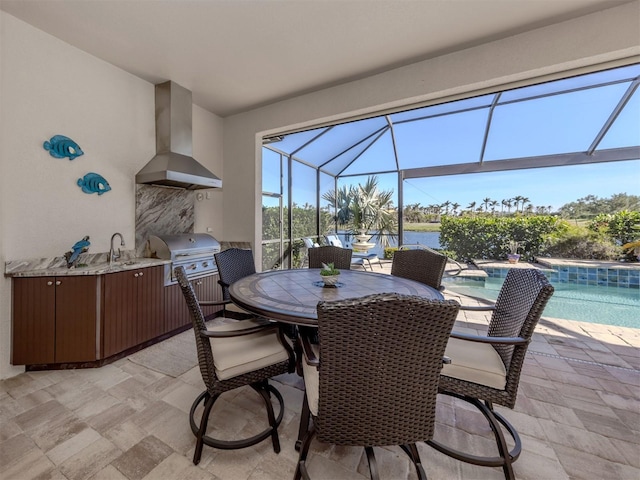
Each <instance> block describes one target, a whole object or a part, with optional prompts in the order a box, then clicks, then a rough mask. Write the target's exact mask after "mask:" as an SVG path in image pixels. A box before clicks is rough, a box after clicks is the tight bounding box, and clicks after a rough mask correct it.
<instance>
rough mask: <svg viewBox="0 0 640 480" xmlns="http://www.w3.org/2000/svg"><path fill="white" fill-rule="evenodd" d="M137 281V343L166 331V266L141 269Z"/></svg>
mask: <svg viewBox="0 0 640 480" xmlns="http://www.w3.org/2000/svg"><path fill="white" fill-rule="evenodd" d="M136 273H137V274H138V276H137V277H135V274H134V278H136V279H137V280H138V281H137V297H138V312H137V318H136V328H137V330H136V339H137V343H138V344H140V343H144V342H146V341H148V340H151V339H152V338H156V337H159V336H160V335H162V334H163V333H164V283H163V282H164V267H161V266H159V267H149V268H144V269H140V270H139V271H137V272H136Z"/></svg>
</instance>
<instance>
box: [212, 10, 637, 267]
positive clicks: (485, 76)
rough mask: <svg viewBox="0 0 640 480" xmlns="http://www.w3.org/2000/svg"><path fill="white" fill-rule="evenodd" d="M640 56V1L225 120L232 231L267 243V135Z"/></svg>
mask: <svg viewBox="0 0 640 480" xmlns="http://www.w3.org/2000/svg"><path fill="white" fill-rule="evenodd" d="M462 28H463V27H462ZM639 54H640V2H634V3H631V4H625V5H623V6H620V7H616V8H612V9H609V10H605V11H603V12H599V13H596V14H592V15H587V16H584V17H580V18H577V19H574V20H570V21H567V22H563V23H559V24H556V25H553V26H549V27H545V28H541V29H538V30H534V31H531V32H528V33H525V34H521V35H517V36H514V37H511V38H508V39H505V40H501V41H495V42H491V43H488V44H485V45H480V46H477V47H474V48H470V49H467V50H464V51H460V52H457V53H452V54H449V55H445V56H442V57H438V58H434V59H431V60H426V61H423V62H419V63H416V64H413V65H409V66H406V67H402V68H398V69H395V70H392V71H389V72H385V73H382V74H379V75H375V76H372V77H369V78H366V79H363V80H359V81H355V82H351V83H347V84H344V85H340V86H337V87H334V88H330V89H326V90H322V91H319V92H315V93H311V94H308V95H303V96H300V97H296V98H293V99H290V100H286V101H283V102H279V103H277V104H273V105H270V106H267V107H264V108H260V109H256V110H253V111H250V112H246V113H243V114H239V115H236V116H233V117H229V118H226V119H225V122H224V157H225V173H226V178H225V190H226V194H225V198H224V202H225V205H226V206H228V207H227V208H225V211H224V219H225V221H224V223H225V230H226V232H225V233H226V234H228V235H229V236H232V237H233V238H234V239H236V240H243V241H250V242H252V243H253V245H260V225H261V208H260V202H261V198H260V191H261V188H260V185H261V166H260V147H259V139H260V138H261V137H262V136H263V134H265V133H266V134H273V133H278V132H281V131H287V130H291V129H296V128H302V127H308V126H312V125H314V124H318V123H321V122H328V121H338V120H341V119H345V118H350V117H353V116H354V115H362V114H367V113H374V112H380V111H381V110H384V109H388V108H396V107H401V106H406V105H411V104H415V103H419V102H425V101H429V100H432V99H439V98H444V97H447V96H452V95H464V94H469V93H471V92H477V91H479V90H482V89H485V88H492V87H497V86H501V85H509V84H513V82H518V81H526V80H528V79H531V78H537V77H543V76H545V75H553V74H561V73H562V72H568V71H572V70H575V69H579V68H581V67H589V66H593V65H598V64H603V63H605V62H610V61H615V60H620V59H629V58H630V57H632V56H634V55H635V56H637V55H639ZM636 61H637V59H636ZM238 218H242V219H246V220H245V221H242V222H238V221H236V219H238ZM250 219H253V220H254V221H253V222H252V221H250ZM260 255H261V252H260V249H256V256H258V257H260ZM258 263H259V264H260V261H258Z"/></svg>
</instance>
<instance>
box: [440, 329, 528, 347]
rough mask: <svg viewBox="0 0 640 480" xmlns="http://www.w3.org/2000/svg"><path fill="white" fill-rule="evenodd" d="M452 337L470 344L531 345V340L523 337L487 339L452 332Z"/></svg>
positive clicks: (485, 337)
mask: <svg viewBox="0 0 640 480" xmlns="http://www.w3.org/2000/svg"><path fill="white" fill-rule="evenodd" d="M450 337H451V338H457V339H459V340H467V341H469V342H479V343H491V344H494V345H526V344H527V343H529V340H527V339H526V338H522V337H487V336H480V335H471V334H468V333H460V332H451V335H450Z"/></svg>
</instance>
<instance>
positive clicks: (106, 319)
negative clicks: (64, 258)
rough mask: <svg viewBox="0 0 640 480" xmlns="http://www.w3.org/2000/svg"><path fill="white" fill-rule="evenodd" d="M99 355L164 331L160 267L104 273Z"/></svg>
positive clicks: (122, 348) (130, 345) (116, 350)
mask: <svg viewBox="0 0 640 480" xmlns="http://www.w3.org/2000/svg"><path fill="white" fill-rule="evenodd" d="M103 290H104V293H103V315H102V352H101V358H106V357H109V356H111V355H114V354H116V353H120V352H122V351H124V350H127V349H129V348H131V347H134V346H136V345H139V344H141V343H144V342H146V341H148V340H151V339H153V338H155V337H158V336H160V335H162V334H163V333H164V331H163V330H164V323H165V322H164V286H163V267H161V266H158V267H150V268H144V269H137V270H127V271H124V272H118V273H110V274H107V275H104V286H103Z"/></svg>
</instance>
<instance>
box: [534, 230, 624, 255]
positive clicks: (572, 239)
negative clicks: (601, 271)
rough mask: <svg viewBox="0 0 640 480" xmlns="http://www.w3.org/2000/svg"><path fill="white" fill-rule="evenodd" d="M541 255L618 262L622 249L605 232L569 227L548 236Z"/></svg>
mask: <svg viewBox="0 0 640 480" xmlns="http://www.w3.org/2000/svg"><path fill="white" fill-rule="evenodd" d="M541 253H542V255H546V256H550V257H562V258H583V259H591V260H616V259H617V258H618V257H619V256H620V247H618V246H616V245H615V244H614V243H613V242H612V241H611V239H609V238H608V237H607V236H606V234H604V233H603V232H598V231H594V230H591V229H588V228H584V227H579V226H574V225H567V226H566V228H563V229H559V230H558V231H556V232H554V233H552V234H549V235H547V236H546V238H545V247H544V249H543V250H542V252H541Z"/></svg>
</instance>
